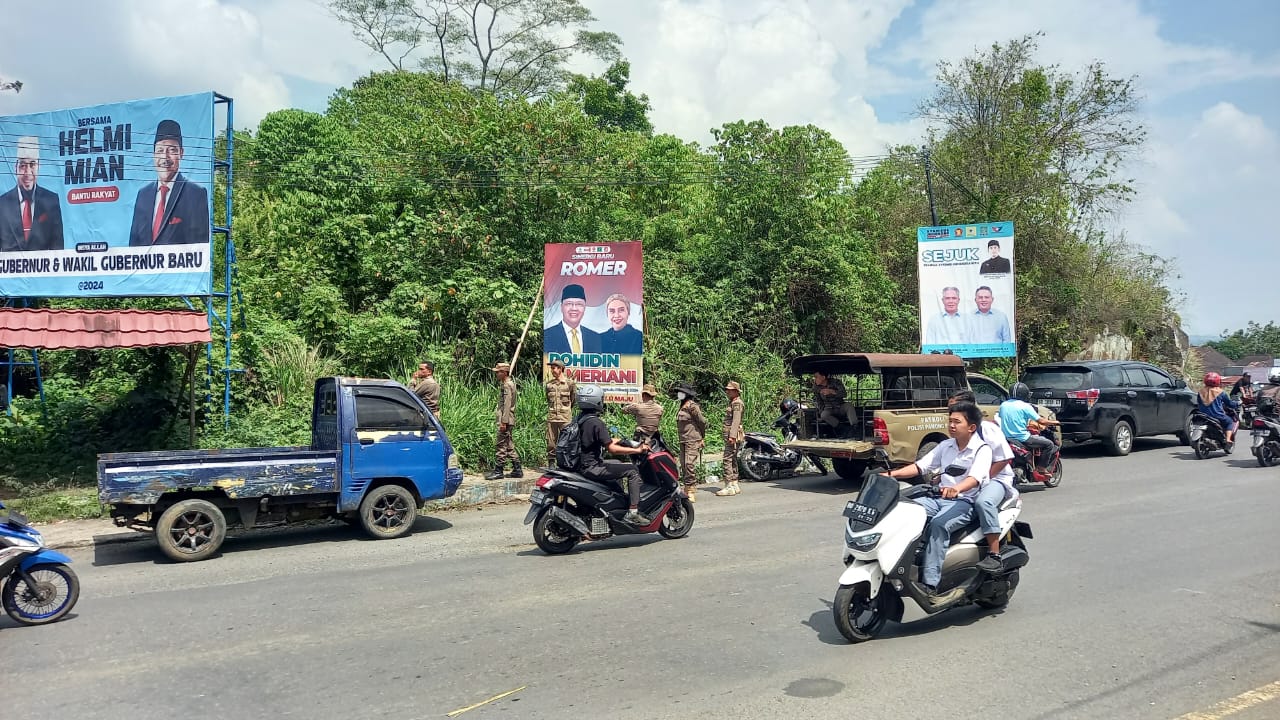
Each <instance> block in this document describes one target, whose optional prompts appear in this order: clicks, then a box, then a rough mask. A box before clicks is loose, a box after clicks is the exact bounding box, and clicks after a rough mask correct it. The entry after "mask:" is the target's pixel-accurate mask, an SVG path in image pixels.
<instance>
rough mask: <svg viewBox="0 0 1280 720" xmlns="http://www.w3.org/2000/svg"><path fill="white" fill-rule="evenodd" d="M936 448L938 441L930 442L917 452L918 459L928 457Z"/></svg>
mask: <svg viewBox="0 0 1280 720" xmlns="http://www.w3.org/2000/svg"><path fill="white" fill-rule="evenodd" d="M936 447H938V441H936V440H930V441H929V442H927V443H925V444H923V445H921V446H920V449H919V450H917V451H916V459H917V460H919V459H920V458H922V457H924V456H925V455H928V454H929V453H931V452H933V449H934V448H936Z"/></svg>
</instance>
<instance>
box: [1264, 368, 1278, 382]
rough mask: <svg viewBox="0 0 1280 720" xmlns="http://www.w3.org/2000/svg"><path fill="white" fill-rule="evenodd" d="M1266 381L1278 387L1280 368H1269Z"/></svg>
mask: <svg viewBox="0 0 1280 720" xmlns="http://www.w3.org/2000/svg"><path fill="white" fill-rule="evenodd" d="M1267 381H1268V382H1270V383H1271V384H1272V385H1280V367H1277V368H1271V372H1270V373H1268V374H1267Z"/></svg>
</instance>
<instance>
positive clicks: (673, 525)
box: [658, 497, 693, 540]
mask: <svg viewBox="0 0 1280 720" xmlns="http://www.w3.org/2000/svg"><path fill="white" fill-rule="evenodd" d="M692 529H693V503H691V502H689V499H688V498H683V497H682V498H680V499H678V500H676V502H675V503H673V504H672V505H671V509H670V510H668V511H667V514H666V515H663V516H662V524H661V525H659V526H658V534H659V535H661V536H662V537H664V538H666V539H668V540H678V539H679V538H682V537H684V536H685V535H688V534H689V531H690V530H692Z"/></svg>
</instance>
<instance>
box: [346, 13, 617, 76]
mask: <svg viewBox="0 0 1280 720" xmlns="http://www.w3.org/2000/svg"><path fill="white" fill-rule="evenodd" d="M329 7H330V9H331V10H332V11H333V13H334V15H336V16H337V17H338V19H339V20H341V21H343V22H344V23H346V24H347V25H350V26H351V30H352V32H353V33H354V35H355V36H356V39H358V40H360V42H362V43H364V44H365V45H368V46H369V47H370V48H371V49H372V50H373V51H374V52H376V53H378V54H379V55H381V56H382V57H383V58H384V59H385V60H386V61H387V62H388V63H389V64H390V65H391V67H392V68H394V69H396V70H409V69H412V68H413V67H415V66H416V67H417V68H420V69H422V70H426V71H428V72H433V73H437V74H438V75H440V76H441V78H443V79H444V80H446V81H448V80H456V81H459V82H462V83H464V84H466V85H468V86H470V87H473V88H475V89H478V90H484V91H488V92H492V93H494V94H496V95H508V96H517V97H540V96H542V95H545V94H547V93H548V92H551V91H553V90H556V89H559V88H562V87H564V86H565V84H566V83H567V82H568V81H569V78H570V76H571V74H570V73H569V72H568V71H567V70H566V64H567V63H568V61H569V59H570V58H571V57H572V56H574V55H586V56H588V57H593V58H597V59H600V60H604V61H606V62H611V61H614V60H617V59H618V58H619V52H618V46H619V45H621V44H622V40H621V39H620V38H619V37H618V36H617V35H615V34H614V33H611V32H599V31H592V30H588V29H587V28H588V26H590V25H591V24H592V23H594V22H595V16H594V15H592V14H591V11H590V10H588V9H587V8H585V7H583V5H582V3H581V2H579V0H330V2H329Z"/></svg>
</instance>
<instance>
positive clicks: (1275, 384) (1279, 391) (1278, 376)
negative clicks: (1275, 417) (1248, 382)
mask: <svg viewBox="0 0 1280 720" xmlns="http://www.w3.org/2000/svg"><path fill="white" fill-rule="evenodd" d="M1258 397H1259V398H1264V397H1265V398H1271V400H1272V402H1273V403H1275V404H1276V405H1280V367H1278V368H1272V369H1271V372H1270V373H1269V374H1268V375H1267V385H1266V386H1265V387H1263V388H1262V389H1261V390H1259V391H1258Z"/></svg>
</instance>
